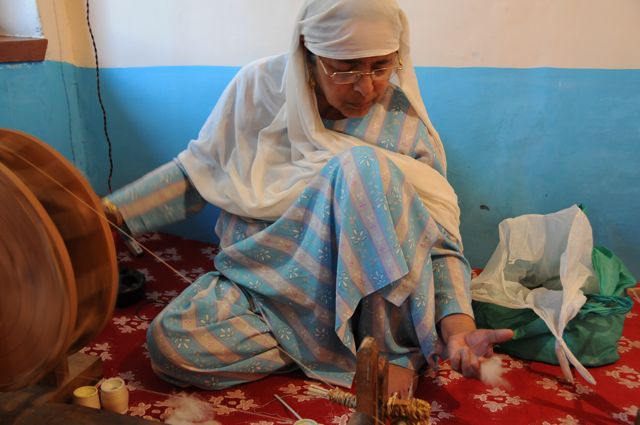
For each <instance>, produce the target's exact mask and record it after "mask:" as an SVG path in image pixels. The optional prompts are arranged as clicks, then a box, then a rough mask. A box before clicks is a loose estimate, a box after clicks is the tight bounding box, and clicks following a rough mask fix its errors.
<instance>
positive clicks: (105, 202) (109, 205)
mask: <svg viewBox="0 0 640 425" xmlns="http://www.w3.org/2000/svg"><path fill="white" fill-rule="evenodd" d="M102 206H103V207H104V209H105V210H107V211H108V212H109V213H110V214H111V215H112V216H113V219H114V220H115V223H114V224H115V225H116V226H118V227H120V226H122V223H123V222H124V218H123V217H122V213H121V212H120V209H119V208H118V207H117V206H116V204H114V203H113V202H111V201H110V200H109V199H107V198H102ZM108 218H109V217H107V219H108Z"/></svg>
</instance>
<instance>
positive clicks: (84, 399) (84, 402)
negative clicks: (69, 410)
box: [73, 385, 100, 409]
mask: <svg viewBox="0 0 640 425" xmlns="http://www.w3.org/2000/svg"><path fill="white" fill-rule="evenodd" d="M73 404H77V405H78V406H85V407H91V408H92V409H100V396H99V395H98V389H97V388H96V387H94V386H93V385H87V386H84V387H78V388H76V389H75V390H73Z"/></svg>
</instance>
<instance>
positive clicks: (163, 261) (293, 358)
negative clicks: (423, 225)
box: [0, 145, 337, 388]
mask: <svg viewBox="0 0 640 425" xmlns="http://www.w3.org/2000/svg"><path fill="white" fill-rule="evenodd" d="M0 148H2V149H4V150H7V151H9V149H8V148H6V147H4V146H2V145H0ZM10 152H11V154H13V155H15V156H17V157H18V158H20V159H21V160H22V161H24V162H26V163H27V164H29V165H31V166H32V167H33V168H34V169H35V170H37V171H38V172H39V173H40V174H42V175H43V176H45V177H46V178H48V179H49V180H51V181H52V182H53V183H55V184H56V185H57V186H59V187H60V188H62V189H63V190H64V191H65V192H67V193H68V194H70V195H71V196H72V197H73V198H75V199H76V200H77V201H78V202H80V203H81V204H82V205H84V206H85V207H86V208H88V209H89V210H90V211H92V212H93V213H95V214H96V215H97V216H98V217H100V218H101V219H102V220H105V221H106V222H107V223H109V224H110V225H111V226H113V227H114V228H115V229H116V230H118V231H119V232H120V233H122V234H123V235H124V236H125V237H128V238H131V239H133V240H134V241H136V242H137V243H138V244H139V245H140V247H141V248H142V249H143V250H144V251H146V252H147V253H149V255H151V256H152V257H153V258H155V259H156V260H157V261H159V262H160V263H161V264H163V265H165V266H166V267H167V268H169V269H170V270H171V271H173V272H174V273H175V274H177V275H178V276H179V277H181V278H182V279H183V280H184V281H186V282H187V283H189V284H190V285H191V284H193V281H192V280H191V279H189V278H188V277H187V276H185V275H184V274H183V273H181V272H179V271H178V270H176V269H175V268H174V267H173V266H171V265H170V264H169V263H167V262H166V261H165V260H163V259H162V258H161V257H160V256H158V255H156V254H155V253H154V252H153V251H151V250H150V249H149V248H147V247H146V246H145V245H144V244H142V243H140V242H139V241H138V240H136V239H135V238H134V237H133V236H131V235H130V234H129V233H128V232H127V231H125V230H124V229H122V228H121V227H119V226H118V225H117V224H116V223H113V222H112V221H111V220H109V219H108V218H106V217H105V216H104V214H103V213H102V212H99V211H98V210H96V209H95V208H93V207H92V206H91V205H89V204H88V203H86V202H85V201H84V200H83V199H81V198H80V197H78V196H77V195H76V194H75V193H73V192H72V191H71V190H70V189H68V188H67V187H66V186H64V185H63V184H62V183H60V182H59V181H57V180H56V179H55V178H53V177H52V176H50V175H49V174H48V173H47V172H46V171H44V170H42V169H40V168H39V167H38V166H37V165H36V164H34V163H32V162H31V161H29V160H28V159H27V158H24V157H23V156H22V155H20V154H18V153H17V152H13V151H10ZM247 312H248V313H249V314H251V315H254V316H256V317H259V318H261V319H263V320H264V318H263V317H262V316H260V315H258V314H257V313H254V312H252V311H251V310H247ZM238 317H240V316H239V315H232V316H231V318H238ZM275 348H277V349H278V350H280V351H281V352H282V353H283V354H285V355H286V356H288V357H289V358H290V359H291V360H293V361H294V362H295V363H296V364H297V365H298V366H299V367H300V368H302V369H304V370H305V371H307V372H308V373H309V374H310V375H311V376H313V377H314V378H315V379H317V380H318V381H320V382H322V383H323V384H325V385H327V386H329V387H331V388H337V387H336V386H334V385H332V384H331V383H330V382H328V381H326V380H325V379H324V378H323V377H322V376H320V375H318V374H317V373H316V372H315V371H313V369H311V368H310V367H308V366H306V365H305V364H304V363H303V362H302V361H300V360H298V359H296V358H295V357H294V356H293V355H292V354H291V353H288V352H287V351H286V350H284V349H283V348H282V347H280V346H279V345H276V346H275Z"/></svg>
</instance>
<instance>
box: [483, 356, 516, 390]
mask: <svg viewBox="0 0 640 425" xmlns="http://www.w3.org/2000/svg"><path fill="white" fill-rule="evenodd" d="M503 373H504V368H503V367H502V359H501V358H500V356H491V357H489V358H488V359H486V360H484V361H482V363H480V380H481V381H482V382H483V383H484V384H486V385H489V386H491V387H502V388H511V384H509V382H508V381H507V380H506V379H504V378H503V377H502V374H503Z"/></svg>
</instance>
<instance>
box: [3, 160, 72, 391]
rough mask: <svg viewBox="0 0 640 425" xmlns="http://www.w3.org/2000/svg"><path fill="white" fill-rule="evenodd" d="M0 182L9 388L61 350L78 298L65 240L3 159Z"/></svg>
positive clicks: (40, 371) (31, 377) (29, 378)
mask: <svg viewBox="0 0 640 425" xmlns="http://www.w3.org/2000/svg"><path fill="white" fill-rule="evenodd" d="M0 187H2V190H0V205H2V208H0V234H1V235H2V240H0V286H1V287H2V297H1V298H0V303H1V305H2V307H1V308H0V341H2V344H3V346H4V347H3V348H2V350H0V389H1V390H12V389H17V388H21V387H23V386H25V385H27V384H29V383H32V382H33V381H36V380H38V379H40V378H42V376H43V375H44V374H45V373H46V372H47V371H48V370H50V369H51V368H52V367H54V366H55V365H56V364H57V363H58V362H59V360H60V357H61V356H62V355H64V354H66V350H67V347H68V345H69V343H70V341H71V335H72V333H73V326H74V324H75V321H76V312H77V297H76V288H75V280H74V277H73V269H72V267H71V261H70V260H69V255H68V254H67V251H66V249H64V241H63V240H62V237H61V236H60V233H59V232H58V230H57V229H56V227H55V225H54V224H53V221H51V219H50V218H49V215H48V214H47V212H46V211H45V209H44V208H43V207H42V205H41V204H40V202H38V200H37V199H36V197H35V196H34V195H33V193H32V192H31V191H30V190H29V188H28V187H27V186H26V185H25V184H24V183H22V181H21V180H20V179H19V178H18V177H17V176H16V175H15V174H14V173H12V172H11V170H9V169H8V168H7V167H5V166H4V165H2V164H0ZM34 313H37V314H34Z"/></svg>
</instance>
